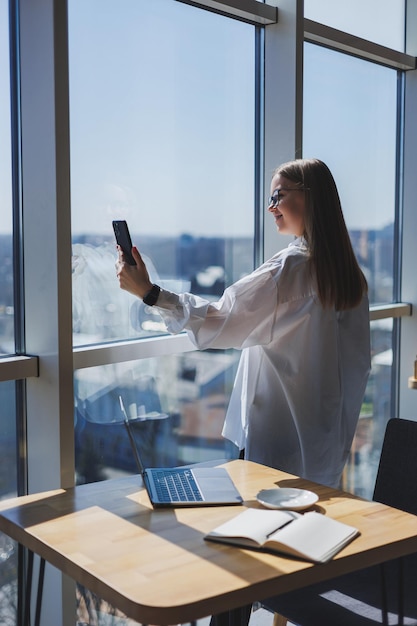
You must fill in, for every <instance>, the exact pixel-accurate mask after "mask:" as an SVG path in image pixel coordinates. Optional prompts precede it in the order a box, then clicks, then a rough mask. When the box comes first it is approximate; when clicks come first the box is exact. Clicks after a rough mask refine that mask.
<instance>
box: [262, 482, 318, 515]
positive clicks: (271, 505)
mask: <svg viewBox="0 0 417 626" xmlns="http://www.w3.org/2000/svg"><path fill="white" fill-rule="evenodd" d="M256 499H257V500H258V502H260V503H261V504H263V505H264V506H266V507H267V508H268V509H291V510H292V511H301V510H302V509H308V508H309V507H310V506H313V504H315V503H316V502H317V500H318V499H319V497H318V495H317V494H316V493H313V491H307V489H292V488H289V489H288V488H282V489H281V488H279V487H278V488H276V489H262V491H260V492H259V493H258V494H257V496H256Z"/></svg>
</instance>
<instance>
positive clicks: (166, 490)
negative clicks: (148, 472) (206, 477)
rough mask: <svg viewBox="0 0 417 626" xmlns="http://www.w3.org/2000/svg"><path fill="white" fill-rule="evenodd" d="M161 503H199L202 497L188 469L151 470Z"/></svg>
mask: <svg viewBox="0 0 417 626" xmlns="http://www.w3.org/2000/svg"><path fill="white" fill-rule="evenodd" d="M152 475H153V477H154V481H155V486H156V491H157V494H158V498H159V500H160V501H161V502H201V501H202V500H203V497H202V495H201V492H200V489H199V488H198V485H197V483H196V482H195V480H194V477H193V475H192V473H191V472H190V470H189V469H185V468H184V469H178V470H175V471H173V470H172V469H167V470H163V469H158V470H155V469H153V470H152Z"/></svg>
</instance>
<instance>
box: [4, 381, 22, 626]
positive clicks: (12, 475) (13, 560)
mask: <svg viewBox="0 0 417 626" xmlns="http://www.w3.org/2000/svg"><path fill="white" fill-rule="evenodd" d="M0 405H1V407H2V414H1V420H0V498H1V499H2V500H5V499H7V498H12V497H14V496H16V495H17V471H16V469H17V458H16V450H17V445H16V407H15V384H14V382H3V383H0ZM17 566H18V560H17V543H16V542H14V541H13V540H12V539H10V537H8V536H7V535H4V534H3V533H0V624H4V626H9V625H10V626H14V625H15V624H17V621H16V619H17Z"/></svg>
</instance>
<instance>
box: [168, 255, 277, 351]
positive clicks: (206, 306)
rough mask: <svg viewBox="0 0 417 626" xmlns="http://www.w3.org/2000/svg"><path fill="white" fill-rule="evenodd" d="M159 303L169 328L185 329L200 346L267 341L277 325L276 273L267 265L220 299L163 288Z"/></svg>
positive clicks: (236, 344)
mask: <svg viewBox="0 0 417 626" xmlns="http://www.w3.org/2000/svg"><path fill="white" fill-rule="evenodd" d="M156 306H157V307H158V312H159V313H160V314H161V316H162V318H163V319H164V322H165V324H166V326H167V330H168V332H170V333H172V334H176V333H179V332H181V331H182V330H184V329H185V330H186V331H187V333H188V335H189V337H190V339H191V341H192V342H193V343H194V344H195V345H196V346H197V347H198V348H200V349H204V348H237V349H241V348H245V347H248V346H253V345H264V344H267V343H269V342H270V341H271V336H272V330H273V326H274V320H275V314H276V308H277V285H276V277H274V276H273V273H272V271H271V267H267V266H263V267H261V268H259V269H258V270H256V271H255V272H252V274H249V275H248V276H245V277H244V278H242V279H241V280H239V281H237V282H236V283H234V284H233V285H231V286H230V287H228V288H227V289H226V290H225V292H224V294H223V296H222V297H221V298H220V300H218V301H217V302H210V301H209V300H206V299H204V298H201V297H199V296H195V295H193V294H190V293H183V294H180V295H178V294H175V293H172V292H169V291H165V290H161V293H160V295H159V298H158V302H157V305H156Z"/></svg>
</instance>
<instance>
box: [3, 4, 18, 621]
mask: <svg viewBox="0 0 417 626" xmlns="http://www.w3.org/2000/svg"><path fill="white" fill-rule="evenodd" d="M8 24H9V12H8V3H7V2H6V1H5V0H1V1H0V93H1V94H9V93H10V71H9V58H10V57H9V32H8ZM0 161H1V164H2V167H1V168H0V217H1V219H0V224H1V226H0V258H1V263H0V285H1V287H0V357H1V355H5V354H13V353H14V351H15V347H14V296H13V241H12V231H13V227H12V160H11V115H10V97H4V95H3V97H1V98H0ZM0 403H1V406H2V411H1V416H0V448H1V454H0V459H1V461H0V498H1V499H5V498H9V497H12V496H15V495H16V494H17V444H16V410H15V384H14V382H13V381H6V382H1V383H0ZM0 591H1V594H0V623H2V624H14V623H15V620H16V611H17V544H16V543H15V542H14V541H12V540H11V539H10V538H9V537H7V535H4V534H2V533H0Z"/></svg>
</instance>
